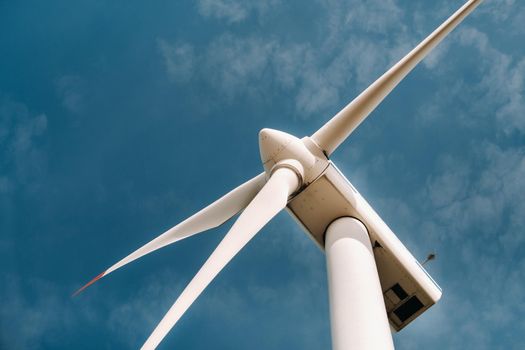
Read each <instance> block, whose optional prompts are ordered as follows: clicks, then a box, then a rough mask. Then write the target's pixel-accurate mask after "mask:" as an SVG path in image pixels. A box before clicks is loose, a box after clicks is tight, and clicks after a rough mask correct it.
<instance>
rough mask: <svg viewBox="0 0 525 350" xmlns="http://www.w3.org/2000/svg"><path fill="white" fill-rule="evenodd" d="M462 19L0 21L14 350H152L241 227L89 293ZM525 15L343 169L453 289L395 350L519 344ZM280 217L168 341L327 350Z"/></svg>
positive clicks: (487, 29) (444, 4)
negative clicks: (274, 150)
mask: <svg viewBox="0 0 525 350" xmlns="http://www.w3.org/2000/svg"><path fill="white" fill-rule="evenodd" d="M462 2H463V1H461V0H443V1H433V2H428V1H417V2H416V1H401V0H386V1H385V0H369V1H362V0H361V1H358V0H346V1H342V0H326V1H320V0H317V1H284V0H259V1H257V2H255V1H254V2H246V1H239V0H196V1H182V0H181V1H148V2H146V3H144V2H140V1H125V2H124V1H113V2H109V1H75V2H71V1H54V2H42V1H18V2H6V1H2V2H0V278H1V282H0V300H2V306H1V307H0V347H1V348H5V349H27V348H31V349H94V348H98V349H115V348H122V349H126V348H138V347H139V346H140V345H141V344H142V343H143V342H144V340H145V339H146V338H147V336H148V335H149V333H150V332H151V331H152V330H153V328H154V327H155V325H156V324H157V322H159V321H160V319H161V318H162V316H163V315H164V314H165V312H166V311H167V310H168V308H169V306H171V304H172V303H173V301H174V300H175V299H176V297H177V296H178V294H179V293H180V292H181V291H182V289H183V288H184V286H185V284H186V283H187V282H188V281H189V280H190V279H191V277H192V276H193V274H194V273H195V272H196V271H197V270H198V268H199V267H200V265H201V264H202V263H203V262H204V261H205V259H206V258H207V257H208V255H209V254H210V253H211V251H212V250H213V248H214V246H215V245H216V244H217V243H218V242H219V241H220V239H221V238H222V236H223V235H224V234H225V233H226V231H227V229H228V227H229V225H231V222H230V223H228V224H226V225H224V226H223V227H220V228H218V229H215V230H212V231H210V232H207V233H204V234H202V235H198V236H195V237H192V238H191V239H187V240H184V241H182V242H179V243H177V244H175V245H173V246H170V247H167V248H164V249H163V250H161V251H159V252H156V253H154V254H152V255H151V256H147V257H145V258H143V259H141V260H140V261H139V262H136V263H133V264H131V265H130V266H128V267H126V268H125V269H122V270H121V271H118V272H116V273H114V274H112V275H111V276H109V277H108V278H106V279H103V280H102V281H100V282H99V283H98V285H95V286H93V287H91V288H90V289H88V290H86V291H85V293H83V294H82V295H81V296H79V297H77V298H74V299H72V298H70V295H71V293H72V292H73V291H74V290H76V289H77V288H78V287H79V286H81V285H82V284H83V283H85V282H86V281H87V280H89V279H90V278H91V277H92V276H94V275H96V274H98V273H99V272H101V271H102V270H104V269H106V268H107V267H109V266H110V265H112V264H113V263H114V262H116V261H117V260H119V259H120V258H122V257H123V256H125V255H127V254H128V253H129V252H131V251H133V250H134V249H135V248H137V247H139V246H140V245H142V244H144V243H145V242H147V241H149V240H150V239H151V238H153V237H155V236H156V235H157V234H159V233H161V232H163V231H164V230H165V229H167V228H169V227H171V226H173V225H175V224H176V223H178V222H180V221H181V220H183V219H184V218H186V217H188V216H189V215H191V214H192V213H194V212H195V211H196V210H198V209H200V208H202V207H203V206H205V205H207V204H208V203H210V202H212V201H213V200H214V199H216V198H218V197H219V196H221V195H222V194H224V193H225V192H227V191H228V190H229V189H231V188H233V187H235V186H237V185H238V184H240V183H242V182H243V181H245V180H247V179H248V178H251V177H252V176H254V175H255V174H258V173H260V172H261V171H262V166H261V164H260V160H259V150H258V143H257V141H258V139H257V133H258V131H259V130H260V129H261V128H263V127H272V128H276V129H281V130H283V131H287V132H290V133H292V134H295V135H297V136H299V137H301V136H303V135H310V134H312V133H313V132H314V131H315V130H317V128H319V127H320V126H321V125H322V124H323V123H324V122H326V121H327V120H328V119H329V118H330V117H331V116H333V115H334V114H335V113H336V112H337V111H339V109H341V108H342V107H343V106H344V105H345V104H346V103H348V102H349V101H350V100H351V99H352V98H353V97H355V96H356V95H357V94H358V93H359V92H360V91H361V90H362V89H364V88H365V87H366V86H367V85H368V84H369V83H371V82H372V81H373V80H374V79H375V78H376V77H378V76H379V75H380V74H381V73H382V72H383V71H385V70H386V69H387V68H388V67H389V66H390V65H392V64H393V63H394V62H396V61H397V60H398V59H399V58H401V57H402V56H403V55H404V54H405V53H406V52H408V51H409V50H410V49H411V48H412V47H413V46H414V45H415V44H417V43H418V42H419V41H420V40H421V39H422V38H424V37H425V36H426V35H427V34H428V33H430V32H431V31H432V30H433V29H434V28H435V27H436V26H437V25H439V24H440V23H441V22H442V21H443V20H444V19H445V18H446V17H448V16H449V15H450V14H451V13H452V12H453V11H455V10H456V9H457V8H458V7H459V6H461V4H462ZM523 23H525V3H523V2H522V1H514V0H493V1H490V0H486V1H485V2H484V3H483V4H482V5H481V6H480V7H479V8H478V10H477V11H476V12H475V13H474V14H473V15H472V16H471V17H470V18H468V19H467V20H466V21H465V22H464V23H463V24H462V25H461V27H460V28H458V30H456V31H455V32H454V33H453V34H452V35H451V36H449V38H447V39H446V41H445V42H444V43H443V44H442V45H440V46H439V47H438V48H437V49H436V51H435V52H434V53H433V54H432V55H431V56H429V57H428V58H427V59H426V60H425V61H424V62H423V63H422V64H421V65H420V66H418V67H417V68H416V69H415V70H414V71H413V72H412V73H411V75H410V76H409V77H408V78H407V79H406V80H405V81H404V82H402V84H401V85H400V86H399V87H398V88H397V89H396V90H395V91H394V92H393V93H392V94H391V95H390V96H389V97H388V98H387V99H386V100H385V101H384V103H383V104H382V105H381V106H380V107H379V108H378V109H377V110H376V111H375V112H374V113H373V114H372V115H371V116H370V117H369V118H368V119H367V120H366V121H365V122H364V123H363V124H362V125H361V126H360V127H359V128H358V130H357V131H356V132H355V133H354V134H352V136H351V138H350V139H349V140H347V142H346V143H344V144H343V145H342V146H341V147H340V148H339V149H338V151H337V152H336V153H334V154H333V157H332V159H333V160H334V161H335V162H336V163H337V165H338V166H339V168H340V169H341V170H342V171H343V172H345V174H346V175H347V177H348V178H349V179H350V181H352V182H353V183H354V185H355V186H356V187H357V188H358V189H359V190H360V192H361V193H362V194H363V195H364V196H365V198H367V199H368V201H369V202H370V203H371V204H372V206H373V207H374V208H375V209H376V210H377V211H378V213H379V214H380V215H381V216H382V217H383V219H384V220H385V222H386V223H387V224H388V225H389V226H390V227H391V228H392V229H393V230H394V232H396V234H398V236H399V237H400V239H401V240H402V241H403V242H404V243H405V244H406V246H407V247H408V248H409V249H410V250H411V251H412V252H413V253H414V255H415V256H416V257H418V258H420V259H424V257H425V255H426V254H427V253H428V252H431V251H435V252H436V253H437V255H438V258H437V260H436V261H434V262H432V263H431V264H429V265H428V270H429V272H430V273H431V274H432V275H433V276H434V277H435V279H436V280H437V281H438V283H439V284H440V285H441V286H442V287H443V289H444V294H443V298H442V300H441V301H440V303H439V304H438V305H436V306H434V307H433V308H432V309H431V310H429V311H428V312H427V313H426V314H425V315H424V316H422V317H421V318H420V319H418V320H417V321H416V322H414V323H412V324H411V325H410V326H409V327H407V328H406V329H405V330H403V331H402V332H400V333H399V334H396V335H395V337H394V340H395V343H396V346H397V347H398V348H399V349H423V348H424V349H522V348H523V346H524V340H523V334H524V333H525V318H524V317H523V315H524V314H525V300H524V295H525V284H524V282H523V281H525V240H524V233H525V232H524V228H525V201H524V199H525V198H524V193H525V100H524V97H523V92H524V84H525V58H524V57H525V55H524V54H525V45H524V44H523V42H524V41H523V36H524V34H525V26H524V25H523ZM328 320H329V315H328V300H327V290H326V273H325V263H324V256H323V254H322V252H321V251H319V249H318V248H317V247H316V246H315V245H314V244H312V242H311V241H310V240H309V238H307V237H306V235H305V234H304V233H303V232H301V231H300V229H299V228H298V227H297V226H296V225H295V223H294V222H293V221H292V219H291V218H289V217H288V215H287V214H286V213H282V214H280V215H279V216H278V217H276V218H275V219H274V220H273V221H272V222H271V223H270V224H269V225H268V226H267V227H266V228H265V229H264V230H263V231H262V232H261V233H260V234H259V235H258V236H257V237H256V238H255V239H254V240H253V241H252V242H251V243H250V244H249V245H248V246H247V247H246V248H245V249H244V250H243V251H242V252H241V253H240V254H239V255H238V256H237V257H236V258H235V259H234V260H233V261H232V263H231V264H230V265H229V266H228V267H227V268H226V269H225V270H224V271H223V272H222V273H221V274H220V275H219V277H218V278H217V279H216V280H215V281H214V282H213V283H212V284H211V286H210V287H209V288H208V289H207V290H206V291H205V293H204V294H203V295H202V296H201V297H200V298H199V299H198V300H197V302H196V303H195V304H194V305H193V306H192V308H191V309H190V310H189V312H188V313H187V314H186V315H185V316H184V317H183V318H182V319H181V321H180V322H179V323H178V325H177V326H176V327H175V328H174V329H173V330H172V331H171V333H170V334H169V335H168V336H167V337H166V339H165V340H164V342H163V343H162V344H161V348H165V349H166V348H175V349H246V348H250V349H328V348H329V347H330V335H329V323H328Z"/></svg>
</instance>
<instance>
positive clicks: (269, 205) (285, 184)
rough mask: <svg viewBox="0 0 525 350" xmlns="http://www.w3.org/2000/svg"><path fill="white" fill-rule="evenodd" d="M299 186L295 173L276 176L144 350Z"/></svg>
mask: <svg viewBox="0 0 525 350" xmlns="http://www.w3.org/2000/svg"><path fill="white" fill-rule="evenodd" d="M298 186H299V179H298V178H297V175H296V174H295V172H293V171H292V170H290V169H287V168H281V169H277V170H276V171H275V172H274V173H273V175H272V176H271V177H270V179H269V180H268V182H267V183H266V185H264V187H263V188H262V189H261V191H260V192H259V193H258V194H257V195H256V196H255V198H254V199H253V201H251V203H250V204H249V205H248V206H247V207H246V209H245V210H244V211H243V212H242V214H241V215H240V216H239V218H238V219H237V221H236V222H235V223H234V224H233V226H232V228H231V229H230V231H229V232H228V233H227V234H226V236H225V237H224V239H223V240H222V241H221V243H219V245H218V246H217V248H215V251H214V252H213V253H212V254H211V255H210V257H209V258H208V260H207V261H206V262H205V263H204V265H203V266H202V267H201V269H200V270H199V272H197V274H196V275H195V277H193V279H192V280H191V282H190V283H189V284H188V286H187V287H186V289H184V291H183V292H182V294H181V295H180V296H179V298H178V299H177V300H176V301H175V303H174V304H173V306H172V307H171V308H170V310H169V311H168V313H167V314H166V315H165V316H164V318H163V319H162V320H161V321H160V323H159V325H158V326H157V328H155V330H154V331H153V333H152V334H151V335H150V337H149V338H148V340H147V341H146V343H145V344H144V345H143V346H142V349H154V348H156V347H157V346H158V344H159V343H160V342H161V341H162V339H163V338H164V337H165V336H166V334H167V333H168V332H169V331H170V329H171V328H172V327H173V326H174V325H175V323H176V322H177V321H178V320H179V319H180V318H181V316H182V315H183V314H184V313H185V312H186V310H187V309H188V308H189V307H190V306H191V304H192V303H193V302H194V301H195V299H197V297H198V296H199V295H200V294H201V293H202V291H203V290H204V289H205V288H206V287H207V286H208V284H209V283H210V282H211V281H212V280H213V279H214V278H215V276H217V274H218V273H219V272H220V271H221V270H222V269H223V268H224V266H226V264H227V263H228V262H230V260H231V259H233V257H234V256H235V255H236V254H237V253H238V252H239V251H240V250H241V249H242V248H243V247H244V246H245V245H246V244H247V243H248V242H249V241H250V240H251V239H252V238H253V237H254V236H255V235H256V234H257V232H259V230H260V229H261V228H263V226H264V225H266V223H267V222H268V221H270V220H271V219H272V218H273V217H274V216H275V215H276V214H277V213H279V212H280V211H281V210H282V209H283V208H284V207H285V206H286V203H287V201H288V196H289V195H290V194H291V193H293V192H294V191H295V190H297V188H298Z"/></svg>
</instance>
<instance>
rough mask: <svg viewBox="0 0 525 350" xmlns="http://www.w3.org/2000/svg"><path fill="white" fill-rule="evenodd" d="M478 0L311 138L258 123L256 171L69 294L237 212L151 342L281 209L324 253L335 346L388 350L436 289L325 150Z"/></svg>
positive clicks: (435, 296) (153, 343)
mask: <svg viewBox="0 0 525 350" xmlns="http://www.w3.org/2000/svg"><path fill="white" fill-rule="evenodd" d="M480 2H481V0H469V1H467V2H466V3H465V4H464V5H463V6H462V7H461V8H460V9H459V10H457V11H456V12H455V13H454V14H453V15H452V16H451V17H450V18H448V19H447V20H446V21H445V22H444V23H443V24H441V25H440V26H439V27H438V28H437V29H436V30H435V31H434V32H432V33H431V34H430V35H429V36H428V37H427V38H426V39H424V40H423V41H422V42H421V43H420V44H419V45H418V46H416V47H415V48H414V49H413V50H412V51H410V52H409V53H408V54H407V55H406V56H405V57H404V58H403V59H401V60H400V61H399V62H398V63H396V64H395V65H394V66H393V67H392V68H390V69H389V70H388V71H387V72H386V73H384V74H383V75H382V76H381V77H379V79H377V80H376V81H375V82H374V83H373V84H372V85H370V86H369V87H368V88H367V89H366V90H364V91H363V92H362V93H361V94H360V95H359V96H357V97H356V98H355V99H354V100H353V101H352V102H351V103H350V104H348V105H347V106H346V107H345V108H343V109H342V110H341V111H340V112H339V113H337V114H336V115H335V116H334V117H333V118H332V119H331V120H330V121H328V122H327V123H326V124H325V125H323V126H322V127H321V128H320V129H319V130H317V131H316V132H315V133H314V134H313V135H311V136H310V137H308V136H306V137H304V138H302V139H299V138H297V137H295V136H292V135H290V134H287V133H284V132H282V131H277V130H272V129H262V130H261V131H260V133H259V148H260V154H261V160H262V163H263V166H264V172H263V173H261V174H259V175H257V176H256V177H254V178H252V179H251V180H249V181H247V182H246V183H244V184H242V185H241V186H239V187H237V188H235V189H234V190H232V191H231V192H229V193H227V194H226V195H224V196H223V197H221V198H219V199H218V200H217V201H215V202H213V203H212V204H210V205H209V206H207V207H205V208H204V209H202V210H201V211H199V212H197V213H196V214H194V215H193V216H191V217H189V218H188V219H186V220H185V221H183V222H181V223H180V224H178V225H176V226H175V227H173V228H171V229H169V230H168V231H166V232H164V233H163V234H161V235H160V236H158V237H157V238H155V239H154V240H152V241H151V242H149V243H147V244H146V245H144V246H143V247H141V248H139V249H138V250H136V251H135V252H133V253H131V254H130V255H128V256H127V257H125V258H124V259H122V260H120V261H119V262H117V263H116V264H115V265H113V266H111V267H110V268H109V269H107V270H106V271H104V272H102V273H101V274H100V275H98V276H97V277H95V278H94V279H93V280H91V281H90V282H89V283H88V284H86V285H85V286H84V287H82V288H80V289H79V290H78V291H77V292H76V293H75V295H76V294H78V293H79V292H81V291H82V290H84V289H85V288H86V287H88V286H89V285H91V284H92V283H94V282H95V281H97V280H99V279H100V278H102V277H104V276H107V275H108V274H110V273H111V272H113V271H115V270H117V269H118V268H120V267H122V266H124V265H126V264H128V263H130V262H132V261H133V260H136V259H138V258H140V257H142V256H144V255H146V254H148V253H151V252H153V251H155V250H157V249H159V248H162V247H164V246H166V245H168V244H171V243H174V242H176V241H179V240H181V239H184V238H187V237H189V236H191V235H194V234H197V233H200V232H202V231H205V230H209V229H211V228H214V227H217V226H220V225H221V224H223V223H224V222H226V221H227V220H228V219H230V218H231V217H233V216H234V215H236V214H237V213H239V212H241V211H242V212H241V214H240V216H239V218H238V219H237V221H236V222H235V223H234V224H233V226H232V227H231V229H230V230H229V232H228V233H227V234H226V236H225V237H224V238H223V240H222V241H221V242H220V243H219V245H218V246H217V248H216V249H215V250H214V251H213V253H212V254H211V255H210V257H209V258H208V260H207V261H206V262H205V263H204V265H203V266H202V267H201V269H200V270H199V271H198V272H197V274H196V275H195V277H194V278H193V279H192V280H191V282H190V283H189V284H188V285H187V287H186V288H185V289H184V291H183V292H182V294H181V295H180V296H179V298H178V299H177V300H176V301H175V303H174V304H173V306H172V307H171V308H170V309H169V311H168V312H167V314H166V315H165V316H164V318H163V319H162V320H161V321H160V323H159V324H158V325H157V327H156V328H155V330H154V331H153V333H152V334H151V335H150V336H149V338H148V339H147V340H146V342H145V344H144V345H143V347H142V349H154V348H156V347H157V346H158V345H159V344H160V342H161V341H162V339H163V338H164V337H165V336H166V334H167V333H168V332H169V331H170V330H171V328H172V327H173V326H174V325H175V323H176V322H177V321H178V320H179V319H180V318H181V317H182V315H183V314H184V313H185V312H186V310H187V309H188V308H189V307H190V306H191V304H192V303H193V302H194V301H195V299H196V298H197V297H198V296H199V295H200V294H201V293H202V291H203V290H204V289H205V288H206V287H207V286H208V284H209V283H210V282H211V281H212V280H213V279H214V278H215V277H216V276H217V274H219V272H220V271H221V270H222V269H223V268H224V267H225V266H226V264H227V263H228V262H230V260H232V259H233V257H234V256H235V255H236V254H237V253H238V252H239V251H240V250H241V249H242V248H243V247H244V246H245V245H246V244H247V243H248V242H249V241H250V240H251V239H252V238H253V237H254V236H255V235H256V234H257V233H258V232H259V230H261V229H262V228H263V226H264V225H265V224H266V223H267V222H268V221H270V220H271V219H272V218H273V217H274V216H275V215H276V214H277V213H279V212H280V211H281V210H282V209H285V208H286V209H287V211H288V212H289V213H290V215H291V216H292V217H293V218H295V219H296V221H297V222H298V223H299V225H300V226H301V227H302V228H303V229H304V231H305V232H306V233H307V234H308V235H310V236H311V238H313V240H314V241H315V242H316V243H317V244H318V245H319V247H320V248H321V249H323V250H324V251H325V253H326V260H327V270H328V283H329V299H330V319H331V331H332V343H333V349H335V350H346V349H393V348H394V345H393V341H392V335H391V328H392V329H394V330H395V331H399V330H401V329H402V328H404V327H405V326H406V325H407V324H408V323H410V322H411V321H413V320H414V319H415V318H417V317H418V316H419V315H421V314H422V313H423V312H424V311H426V310H427V309H428V308H429V307H430V306H432V305H433V304H435V303H436V302H437V301H438V300H439V299H440V297H441V294H442V292H441V289H440V288H439V286H438V285H437V284H436V283H435V282H434V280H433V279H432V277H430V275H429V274H428V273H427V272H426V271H425V269H424V268H423V267H422V266H421V265H420V264H419V262H418V261H417V260H416V259H415V258H414V257H413V255H412V254H411V253H410V252H409V251H408V250H407V249H406V248H405V246H404V245H403V244H402V243H401V241H400V240H399V239H398V238H397V237H396V235H395V234H394V233H393V232H392V231H391V230H390V229H389V227H388V226H387V225H386V224H385V223H384V222H383V220H382V219H381V218H380V217H379V215H378V214H377V213H376V212H375V211H374V209H373V208H372V207H371V206H370V205H369V204H368V203H367V202H366V200H365V199H364V198H363V197H362V196H361V195H360V194H359V192H358V191H357V190H356V189H355V188H354V187H353V186H352V184H351V183H350V181H348V180H347V179H346V178H345V176H344V175H343V174H342V173H341V172H340V171H339V170H338V169H337V167H336V166H335V164H334V163H333V162H332V161H331V160H330V159H329V156H330V155H331V154H332V153H333V152H334V151H335V150H336V149H337V147H338V146H339V145H340V144H341V143H342V142H343V141H344V140H345V139H346V138H347V137H348V136H349V135H350V134H351V133H352V132H353V131H354V130H355V129H356V128H357V127H358V126H359V124H360V123H361V122H362V121H363V120H364V119H365V118H366V117H367V116H368V115H369V114H370V113H371V112H372V111H373V110H374V109H375V108H376V107H377V106H378V105H379V104H380V103H381V101H383V99H384V98H385V97H386V96H387V95H388V94H389V93H390V92H391V91H392V90H393V89H394V88H395V87H396V86H397V84H399V82H400V81H401V80H402V79H403V78H404V77H405V76H406V75H407V74H408V73H409V72H410V71H411V70H412V69H413V68H414V67H415V66H416V65H417V64H418V63H419V62H420V61H421V60H422V59H423V58H425V56H427V55H428V53H429V52H430V51H431V50H432V49H433V48H434V47H435V46H436V45H437V44H439V43H440V42H441V40H443V39H444V38H445V36H446V35H447V34H449V33H450V32H451V31H452V30H453V29H454V28H455V27H456V26H457V25H458V24H459V23H460V22H461V21H462V20H463V19H464V18H465V17H466V16H467V15H468V14H470V12H472V11H473V10H474V9H475V8H476V7H477V6H478V5H479V4H480Z"/></svg>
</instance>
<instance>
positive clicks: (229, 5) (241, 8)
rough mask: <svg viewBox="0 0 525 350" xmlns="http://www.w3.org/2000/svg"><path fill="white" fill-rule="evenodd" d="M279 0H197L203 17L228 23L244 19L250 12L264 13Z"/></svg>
mask: <svg viewBox="0 0 525 350" xmlns="http://www.w3.org/2000/svg"><path fill="white" fill-rule="evenodd" d="M279 3H280V0H259V1H239V0H199V3H198V6H199V13H200V14H201V15H202V16H204V17H212V18H216V19H223V20H225V21H226V22H228V23H230V24H231V23H238V22H242V21H244V20H245V19H246V18H247V17H248V16H249V15H250V14H251V13H252V12H257V13H258V14H265V13H266V12H267V11H268V10H269V9H271V8H272V7H274V6H276V5H278V4H279Z"/></svg>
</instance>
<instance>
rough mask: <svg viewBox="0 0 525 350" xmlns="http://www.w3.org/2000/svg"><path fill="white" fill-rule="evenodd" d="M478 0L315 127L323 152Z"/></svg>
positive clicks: (339, 140)
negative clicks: (325, 121)
mask: <svg viewBox="0 0 525 350" xmlns="http://www.w3.org/2000/svg"><path fill="white" fill-rule="evenodd" d="M481 1H482V0H469V1H467V2H466V3H465V4H464V5H463V6H462V7H461V8H460V9H459V10H457V11H456V12H455V13H454V14H453V15H452V16H451V17H450V18H448V19H447V20H446V21H445V22H444V23H443V24H441V25H440V26H439V27H438V28H437V29H436V30H435V31H434V32H432V34H430V35H429V36H428V37H427V38H426V39H425V40H423V41H422V42H421V43H420V44H419V45H418V46H416V47H415V48H414V49H413V50H412V51H410V53H408V54H407V55H406V56H405V57H403V59H401V60H400V61H399V62H398V63H396V64H395V65H394V66H393V67H392V68H390V69H389V70H388V71H387V72H386V73H384V74H383V75H382V76H381V77H380V78H379V79H377V80H376V81H375V82H374V83H372V85H370V86H369V87H368V88H367V89H366V90H365V91H363V92H362V93H361V94H360V95H359V96H357V97H356V98H355V99H354V100H353V101H352V102H350V103H349V104H348V105H347V106H346V107H345V108H343V109H342V110H341V111H340V112H339V113H337V114H336V115H335V116H334V117H333V118H332V119H331V120H329V121H328V122H327V123H326V124H325V125H323V126H322V127H321V128H320V129H319V130H317V131H316V132H315V133H314V134H313V135H312V139H313V140H314V141H315V142H316V143H317V144H318V145H319V147H321V148H322V149H323V150H324V151H325V153H326V154H327V155H330V154H331V153H332V152H334V151H335V149H336V148H337V147H338V146H339V145H340V144H341V143H342V142H343V141H344V140H345V139H346V138H347V137H348V136H349V135H350V134H351V133H352V132H353V131H354V130H355V129H356V128H357V127H358V126H359V124H361V122H362V121H363V120H365V118H366V117H367V116H368V115H369V114H370V113H371V112H372V111H373V110H374V109H375V108H376V107H377V106H378V105H379V104H380V103H381V102H382V101H383V99H384V98H385V97H386V96H388V94H389V93H390V92H391V91H392V90H393V89H394V88H395V87H396V86H397V84H399V82H401V80H403V78H404V77H406V76H407V74H408V73H410V71H411V70H412V69H413V68H414V67H415V66H416V65H417V64H418V63H419V62H420V61H421V60H422V59H423V58H425V56H427V55H428V53H429V52H430V51H432V49H433V48H434V47H435V46H436V45H438V44H439V43H440V42H441V41H442V40H443V39H444V38H445V37H446V36H447V34H449V33H450V32H451V31H452V30H453V29H454V28H455V27H456V26H457V25H458V24H459V23H460V22H461V21H462V20H463V19H464V18H465V17H466V16H467V15H469V14H470V13H471V12H472V11H473V10H474V9H475V8H476V7H477V6H478V5H479V4H480V3H481Z"/></svg>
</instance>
